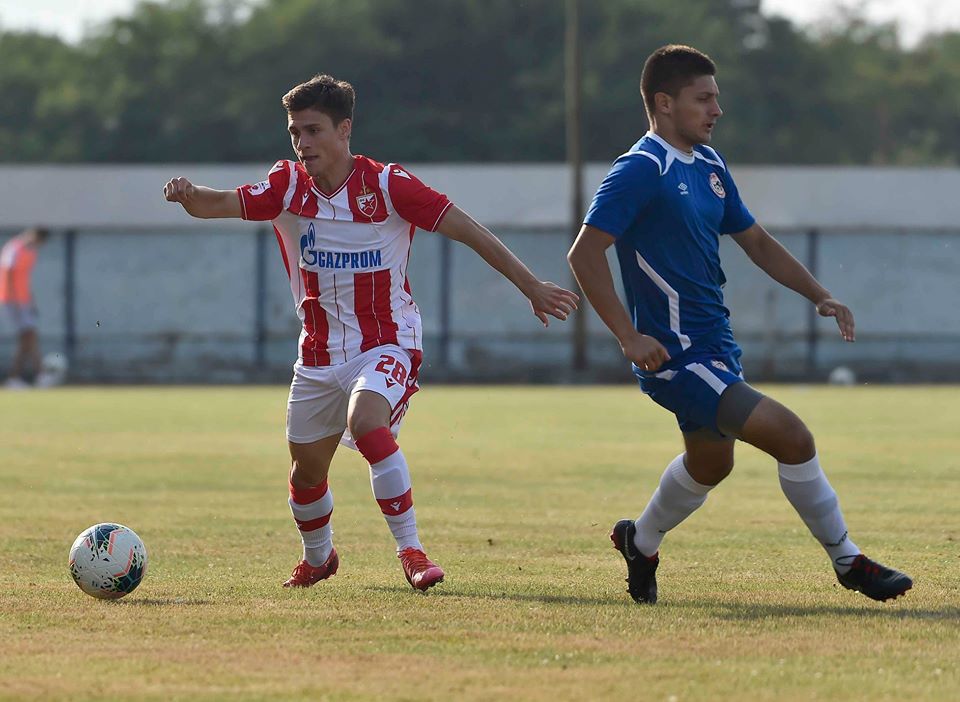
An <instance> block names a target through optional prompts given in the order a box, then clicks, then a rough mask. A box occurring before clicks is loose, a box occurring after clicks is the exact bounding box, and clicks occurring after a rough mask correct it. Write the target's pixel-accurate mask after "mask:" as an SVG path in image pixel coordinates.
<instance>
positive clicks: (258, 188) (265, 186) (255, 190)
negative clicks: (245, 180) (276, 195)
mask: <svg viewBox="0 0 960 702" xmlns="http://www.w3.org/2000/svg"><path fill="white" fill-rule="evenodd" d="M269 189H270V181H269V180H261V181H260V182H259V183H254V184H253V185H251V186H250V189H249V190H247V194H249V195H252V196H257V195H263V194H264V193H265V192H267V191H268V190H269Z"/></svg>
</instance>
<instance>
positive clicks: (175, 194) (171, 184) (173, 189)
mask: <svg viewBox="0 0 960 702" xmlns="http://www.w3.org/2000/svg"><path fill="white" fill-rule="evenodd" d="M196 195H197V187H196V186H195V185H194V184H193V183H191V182H190V181H189V180H187V179H186V178H173V179H171V180H168V181H167V184H166V185H164V186H163V197H164V198H166V200H167V202H179V203H181V204H182V203H186V202H190V201H191V200H192V199H193V198H194V197H196Z"/></svg>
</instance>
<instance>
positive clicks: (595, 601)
mask: <svg viewBox="0 0 960 702" xmlns="http://www.w3.org/2000/svg"><path fill="white" fill-rule="evenodd" d="M366 589H367V590H374V591H378V592H390V593H396V594H404V593H408V592H410V587H409V586H407V587H403V586H401V585H392V586H389V587H388V586H385V585H371V586H370V587H368V588H366ZM417 594H423V595H424V596H427V597H464V598H472V599H477V600H487V601H497V600H509V601H511V602H539V603H541V604H565V605H623V604H624V602H625V601H624V599H623V598H620V597H580V596H576V595H537V594H534V593H529V594H528V593H518V592H476V591H470V590H454V589H450V588H445V587H444V586H443V585H440V586H438V587H435V588H431V589H429V590H427V591H426V592H425V593H417Z"/></svg>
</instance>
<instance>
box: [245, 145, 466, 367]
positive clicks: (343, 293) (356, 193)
mask: <svg viewBox="0 0 960 702" xmlns="http://www.w3.org/2000/svg"><path fill="white" fill-rule="evenodd" d="M353 166H354V167H353V172H352V173H351V174H350V175H349V176H348V177H347V179H346V181H345V182H344V183H343V185H341V186H340V188H339V189H338V190H337V191H336V192H334V193H330V194H327V193H324V192H321V191H320V189H319V188H318V187H317V186H316V184H315V183H314V182H313V179H312V178H311V177H310V175H309V174H308V173H307V172H306V170H305V169H304V167H303V165H302V164H301V163H299V162H296V161H277V163H276V165H275V166H274V167H273V168H272V169H270V173H269V174H268V175H267V179H266V180H264V181H261V182H260V183H256V184H254V185H244V186H242V187H240V188H237V192H238V194H239V196H240V203H241V207H242V208H243V218H244V219H247V220H255V221H267V220H270V221H272V223H273V228H274V231H275V232H276V235H277V241H278V243H279V244H280V252H281V254H282V255H283V262H284V265H285V266H286V268H287V275H288V276H289V278H290V291H291V292H292V293H293V300H294V304H295V305H296V308H297V315H298V316H299V317H300V321H301V322H302V324H303V331H302V332H301V333H300V362H301V363H302V364H303V365H305V366H330V365H337V364H340V363H346V362H347V361H349V360H350V359H352V358H354V357H355V356H357V355H358V354H360V353H363V352H364V351H367V350H368V349H372V348H375V347H377V346H383V345H385V344H396V345H398V346H400V347H401V348H405V349H409V350H411V351H420V350H422V348H423V347H422V340H423V332H422V329H421V323H420V310H419V309H417V305H416V303H414V301H413V297H412V296H411V293H410V284H409V282H408V281H407V264H408V262H409V259H410V245H411V243H412V241H413V234H414V231H415V230H416V228H417V227H419V228H421V229H424V230H427V231H436V228H437V226H438V225H439V224H440V220H441V219H442V218H443V215H444V214H445V213H446V211H447V209H449V207H450V205H451V203H450V200H449V199H447V197H446V195H443V194H441V193H438V192H436V191H435V190H432V189H431V188H429V187H427V186H426V185H424V184H423V183H422V182H420V181H419V180H418V179H417V178H415V177H414V176H413V175H411V174H410V173H409V172H408V171H407V170H406V169H404V168H402V167H401V166H398V165H396V164H392V163H391V164H388V165H386V166H385V165H383V164H382V163H377V162H376V161H373V160H371V159H369V158H366V157H364V156H354V161H353Z"/></svg>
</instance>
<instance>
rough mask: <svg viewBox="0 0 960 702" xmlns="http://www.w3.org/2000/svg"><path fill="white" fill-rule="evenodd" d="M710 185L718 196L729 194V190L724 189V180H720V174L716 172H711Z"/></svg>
mask: <svg viewBox="0 0 960 702" xmlns="http://www.w3.org/2000/svg"><path fill="white" fill-rule="evenodd" d="M710 187H711V188H712V189H713V192H715V193H716V194H717V197H726V196H727V191H726V190H724V189H723V181H722V180H720V176H718V175H717V174H716V173H711V174H710Z"/></svg>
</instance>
